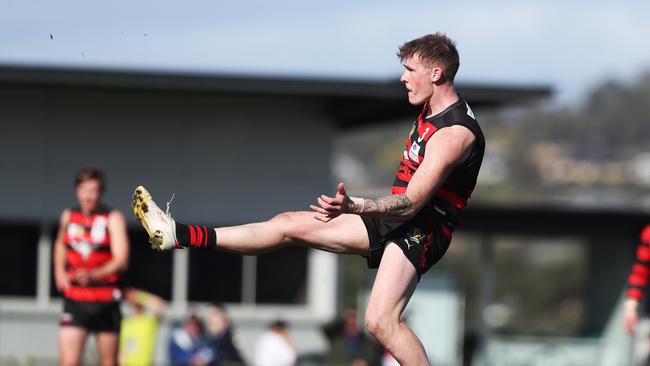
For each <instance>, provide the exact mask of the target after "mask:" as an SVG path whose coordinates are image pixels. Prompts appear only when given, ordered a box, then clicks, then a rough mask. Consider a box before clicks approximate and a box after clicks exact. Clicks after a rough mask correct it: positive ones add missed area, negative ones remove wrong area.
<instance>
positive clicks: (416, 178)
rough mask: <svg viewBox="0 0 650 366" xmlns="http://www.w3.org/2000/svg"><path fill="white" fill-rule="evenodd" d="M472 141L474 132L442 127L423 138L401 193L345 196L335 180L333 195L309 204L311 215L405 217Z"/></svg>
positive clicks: (434, 188)
mask: <svg viewBox="0 0 650 366" xmlns="http://www.w3.org/2000/svg"><path fill="white" fill-rule="evenodd" d="M474 140H475V137H474V134H473V133H472V132H471V131H470V130H469V129H467V128H465V127H463V126H451V127H446V128H443V129H441V130H439V131H438V132H436V133H435V134H434V135H433V136H431V138H430V139H429V141H427V148H426V153H425V156H424V159H423V161H422V164H420V167H419V168H418V170H417V171H416V172H415V174H414V175H413V177H412V178H411V181H410V182H409V185H408V187H407V188H406V192H405V193H403V194H396V195H391V196H385V197H380V198H377V199H370V198H365V199H361V198H354V197H350V196H348V195H347V193H346V192H345V187H344V186H343V183H339V186H338V190H337V192H336V195H335V196H334V197H328V196H325V195H321V196H320V197H318V205H319V206H316V205H311V206H310V207H311V209H312V210H314V211H316V212H317V213H318V214H317V215H316V216H315V218H316V219H318V220H321V221H324V222H327V221H329V220H331V219H333V218H335V217H336V216H338V215H340V214H342V213H353V214H358V215H363V216H370V217H382V218H388V219H395V220H408V219H410V218H412V217H413V216H415V214H417V213H418V212H419V211H420V209H422V207H423V206H424V205H425V204H426V203H427V202H428V201H429V199H430V198H431V196H432V195H433V194H434V193H435V192H436V191H437V190H438V189H439V188H440V186H441V185H442V183H443V182H444V181H445V179H446V178H447V176H448V175H449V173H450V172H451V170H452V169H453V168H454V167H455V166H456V165H458V164H460V163H462V162H463V161H465V160H466V159H467V158H468V156H469V154H470V152H471V149H472V145H473V143H474Z"/></svg>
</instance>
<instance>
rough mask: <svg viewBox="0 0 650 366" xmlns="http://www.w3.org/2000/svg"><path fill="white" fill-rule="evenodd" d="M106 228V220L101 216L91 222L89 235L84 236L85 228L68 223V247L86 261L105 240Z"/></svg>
mask: <svg viewBox="0 0 650 366" xmlns="http://www.w3.org/2000/svg"><path fill="white" fill-rule="evenodd" d="M107 226H108V220H107V219H106V218H105V217H103V216H98V217H96V218H95V219H94V220H93V224H92V226H91V227H90V235H88V236H86V228H85V227H84V226H82V225H79V224H77V223H74V222H73V223H70V224H69V225H68V237H69V238H70V246H71V247H72V249H74V250H75V251H76V252H78V253H79V254H81V256H82V257H83V258H84V259H85V260H87V259H88V258H89V257H90V254H91V253H92V252H93V251H95V249H97V248H98V247H99V246H101V245H102V243H103V242H104V241H105V240H106V227H107ZM89 239H90V240H89Z"/></svg>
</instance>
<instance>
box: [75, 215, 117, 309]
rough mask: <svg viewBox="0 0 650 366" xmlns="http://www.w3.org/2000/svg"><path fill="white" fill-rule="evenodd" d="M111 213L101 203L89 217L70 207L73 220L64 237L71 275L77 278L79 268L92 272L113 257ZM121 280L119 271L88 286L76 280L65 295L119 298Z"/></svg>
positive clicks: (77, 298)
mask: <svg viewBox="0 0 650 366" xmlns="http://www.w3.org/2000/svg"><path fill="white" fill-rule="evenodd" d="M109 213H110V209H108V208H106V207H104V206H100V207H99V209H98V210H97V211H96V212H94V213H92V214H91V215H89V216H85V215H84V214H83V212H82V211H81V210H80V209H79V208H78V207H76V208H73V209H71V210H70V221H69V222H68V224H67V226H66V228H65V237H64V243H65V246H66V261H65V269H66V272H67V273H68V275H69V276H70V278H74V273H75V271H77V270H80V269H83V270H87V271H90V270H92V269H94V268H97V267H101V266H102V265H104V264H105V263H106V262H108V261H110V260H111V259H112V258H113V255H112V253H111V238H110V235H109V232H108V215H109ZM118 279H119V276H118V275H117V274H112V275H109V276H107V277H105V278H102V279H100V280H91V281H90V282H89V283H88V284H86V285H85V286H81V285H80V284H79V283H78V282H76V281H74V280H73V281H71V283H70V287H68V288H67V289H66V291H65V293H64V296H65V297H66V298H67V299H70V300H74V301H101V302H106V301H115V300H119V298H120V290H119V288H118V287H117V281H118Z"/></svg>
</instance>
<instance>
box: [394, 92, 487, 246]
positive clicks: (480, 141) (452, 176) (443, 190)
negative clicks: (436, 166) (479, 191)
mask: <svg viewBox="0 0 650 366" xmlns="http://www.w3.org/2000/svg"><path fill="white" fill-rule="evenodd" d="M428 111H429V106H428V105H425V106H424V108H423V109H422V112H421V113H420V115H419V116H418V118H417V120H416V121H415V122H414V123H413V128H412V129H411V132H410V133H409V136H408V137H407V139H406V148H405V150H404V156H403V157H402V161H401V162H400V165H399V168H398V169H397V174H396V176H395V182H394V183H393V188H392V193H393V194H400V193H405V192H406V187H407V186H408V184H409V182H410V181H411V178H412V177H413V174H415V171H416V170H417V169H418V167H419V166H420V164H421V163H422V161H423V160H424V154H425V151H426V144H427V141H429V139H430V138H431V136H433V134H435V133H436V132H437V131H438V130H440V129H442V128H445V127H449V126H455V125H460V126H463V127H465V128H467V129H469V130H470V131H471V132H472V133H473V134H474V136H475V141H474V144H473V146H472V151H471V152H470V154H469V156H468V157H467V159H466V160H465V161H464V162H462V163H461V164H459V165H457V166H455V167H454V169H453V170H452V171H451V173H449V176H448V177H447V179H446V180H445V182H444V183H443V184H442V186H441V187H440V188H439V189H438V191H437V192H436V193H435V194H434V196H433V197H432V198H431V200H430V201H429V202H427V204H426V205H425V206H424V207H423V208H422V210H427V211H429V212H430V213H432V214H433V215H436V216H438V217H440V219H441V223H442V224H443V225H442V229H443V232H444V234H445V236H447V237H448V238H451V232H452V231H453V230H454V228H455V226H456V224H457V222H458V219H459V218H460V216H461V214H462V212H463V210H464V209H465V207H466V206H467V202H468V201H469V198H470V196H471V194H472V192H473V191H474V187H475V186H476V179H477V177H478V172H479V169H480V168H481V163H482V161H483V154H484V151H485V137H484V136H483V132H482V131H481V128H480V126H479V125H478V122H477V121H476V118H475V117H474V113H473V112H472V110H471V108H470V107H469V105H468V104H467V102H465V101H464V100H463V99H462V98H461V99H459V100H458V102H456V103H454V104H452V105H450V106H449V107H447V109H445V110H444V111H442V112H440V113H438V114H436V115H434V116H431V117H427V116H426V114H427V112H428Z"/></svg>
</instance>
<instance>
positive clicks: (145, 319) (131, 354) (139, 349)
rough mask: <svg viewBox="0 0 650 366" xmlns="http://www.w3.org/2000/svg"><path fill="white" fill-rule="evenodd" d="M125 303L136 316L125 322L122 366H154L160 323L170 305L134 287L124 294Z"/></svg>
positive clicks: (122, 328) (122, 327)
mask: <svg viewBox="0 0 650 366" xmlns="http://www.w3.org/2000/svg"><path fill="white" fill-rule="evenodd" d="M124 300H125V302H126V303H127V304H129V305H130V307H131V311H132V313H131V314H130V315H129V316H127V317H125V318H124V319H123V320H122V326H121V330H120V352H119V354H120V357H119V359H120V365H123V366H141V365H152V364H153V354H154V350H155V346H156V334H157V333H158V323H159V322H160V319H161V318H162V316H163V313H164V312H165V308H166V306H167V304H166V303H165V300H163V299H162V298H160V297H158V296H156V295H154V294H152V293H149V292H146V291H143V290H138V289H134V288H129V289H126V290H125V291H124Z"/></svg>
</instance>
